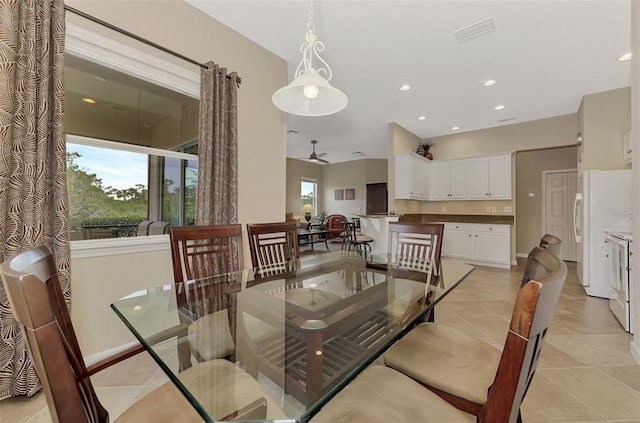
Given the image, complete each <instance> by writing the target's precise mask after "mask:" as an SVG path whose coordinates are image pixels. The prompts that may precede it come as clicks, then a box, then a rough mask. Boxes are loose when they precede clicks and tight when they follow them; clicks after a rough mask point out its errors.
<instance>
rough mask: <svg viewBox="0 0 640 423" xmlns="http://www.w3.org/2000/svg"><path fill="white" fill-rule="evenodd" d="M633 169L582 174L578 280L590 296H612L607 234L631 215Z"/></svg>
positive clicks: (575, 213)
mask: <svg viewBox="0 0 640 423" xmlns="http://www.w3.org/2000/svg"><path fill="white" fill-rule="evenodd" d="M631 214H632V209H631V170H602V171H601V170H588V171H584V172H582V174H581V175H578V193H577V194H576V198H575V202H574V210H573V223H574V225H573V226H574V231H575V237H576V243H577V250H578V264H577V273H578V279H579V280H580V283H582V286H583V287H584V290H585V291H586V293H587V295H591V296H594V297H601V298H610V293H609V285H608V283H607V271H606V252H605V243H604V240H605V233H604V231H605V230H606V229H610V228H612V227H616V226H619V225H621V224H624V222H628V221H629V219H630V218H631Z"/></svg>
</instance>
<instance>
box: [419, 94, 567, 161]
mask: <svg viewBox="0 0 640 423" xmlns="http://www.w3.org/2000/svg"><path fill="white" fill-rule="evenodd" d="M577 109H578V104H576V111H577ZM576 132H578V124H577V117H576V114H575V113H572V114H569V115H562V116H556V117H552V118H547V119H539V120H533V121H530V122H523V123H515V124H512V125H506V126H499V127H495V128H487V129H481V130H477V131H469V132H462V133H459V134H453V135H445V136H442V137H435V138H431V141H433V142H434V146H433V147H431V150H429V151H431V153H433V157H434V159H435V160H442V159H457V158H462V157H474V156H482V155H486V154H498V153H507V152H512V151H520V150H532V149H537V148H550V147H558V146H564V145H574V144H575V143H576Z"/></svg>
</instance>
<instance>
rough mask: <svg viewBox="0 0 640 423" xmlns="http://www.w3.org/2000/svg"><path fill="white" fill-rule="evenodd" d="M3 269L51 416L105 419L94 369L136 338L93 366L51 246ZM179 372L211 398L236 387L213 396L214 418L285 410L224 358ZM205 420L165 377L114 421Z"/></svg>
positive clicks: (96, 422)
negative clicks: (87, 359)
mask: <svg viewBox="0 0 640 423" xmlns="http://www.w3.org/2000/svg"><path fill="white" fill-rule="evenodd" d="M0 277H1V278H2V282H3V284H4V288H5V291H6V293H7V297H8V299H9V304H10V305H11V310H12V312H13V314H14V316H15V318H16V320H17V321H18V322H19V323H20V324H21V325H22V327H23V330H24V332H25V335H26V340H27V344H28V346H29V351H30V353H31V356H32V358H33V363H34V366H35V369H36V373H37V375H38V378H39V379H40V381H41V383H42V387H43V390H44V393H45V397H46V400H47V405H48V408H49V413H50V414H51V418H52V420H53V422H63V423H65V422H74V423H83V422H91V423H107V422H108V421H109V414H108V412H107V410H106V409H105V408H104V407H103V406H102V404H101V403H100V400H99V399H98V397H97V395H96V393H95V390H94V388H93V385H92V383H91V376H93V375H94V374H96V373H97V372H99V371H101V370H104V369H106V368H108V367H110V366H112V365H113V364H116V363H118V362H120V361H122V360H124V359H126V358H129V357H131V356H133V355H135V354H137V353H139V352H142V351H144V349H143V347H142V346H141V345H137V346H135V347H132V348H129V349H127V350H125V351H123V352H121V353H119V354H116V355H114V356H112V357H108V358H105V359H103V360H101V361H99V362H97V363H95V364H93V365H92V366H89V367H87V366H86V365H85V363H84V360H83V357H82V353H81V351H80V346H79V344H78V340H77V338H76V335H75V332H74V329H73V326H72V324H71V317H70V315H69V311H68V309H67V306H66V304H65V302H64V298H63V295H62V290H61V288H60V283H59V281H58V277H57V274H56V269H55V264H54V258H53V254H52V253H51V251H50V250H49V249H48V248H47V247H44V246H42V247H37V248H33V249H31V250H28V251H26V252H24V253H22V254H19V255H18V256H16V257H14V258H13V259H8V260H6V261H5V262H4V263H2V265H0ZM179 379H180V380H181V382H182V383H183V384H184V385H185V386H186V387H187V389H189V391H190V392H192V393H193V394H194V395H195V396H196V397H197V398H205V397H211V398H214V397H215V395H214V393H216V392H220V391H222V390H225V389H226V390H228V389H234V390H235V391H236V392H235V394H234V395H226V397H225V400H221V401H217V402H216V401H215V400H213V399H212V404H213V405H212V408H210V409H209V411H210V412H211V413H213V414H214V415H215V416H216V417H215V418H216V419H222V420H229V419H232V420H233V419H236V420H248V419H260V418H262V419H264V418H284V416H285V415H284V413H283V412H282V410H281V409H280V407H279V406H278V405H277V404H276V403H275V402H274V401H273V400H272V399H271V398H270V397H269V395H268V394H267V393H266V392H265V391H264V390H263V389H262V387H261V386H260V385H259V384H258V382H256V381H255V380H254V379H253V378H251V377H250V376H249V375H248V374H246V373H245V372H243V371H242V370H241V369H239V368H238V367H236V366H235V365H233V364H232V363H230V362H229V361H227V360H211V361H208V362H205V363H200V364H197V365H195V366H193V367H192V368H190V369H188V370H186V371H184V372H182V373H180V375H179ZM229 380H233V381H234V388H231V387H230V386H229ZM216 398H217V397H216ZM229 399H231V400H230V401H227V400H229ZM270 416H271V417H270ZM202 420H203V419H202V417H201V416H200V415H199V414H198V413H197V412H196V411H195V408H194V407H193V406H192V405H191V404H190V403H189V402H188V401H187V399H186V398H185V397H184V395H183V394H182V393H181V392H180V391H179V390H178V388H176V386H175V385H174V384H173V383H172V382H167V383H165V384H164V385H161V386H160V387H158V388H157V389H155V390H154V391H152V392H151V393H149V394H148V395H146V396H145V397H143V398H142V399H140V400H139V401H137V402H135V403H134V404H133V405H131V406H130V407H129V408H127V409H126V410H125V411H124V412H123V413H122V414H121V415H120V417H118V419H116V422H119V423H123V422H124V423H128V422H132V423H134V422H135V423H137V422H142V421H153V422H178V421H179V422H201V421H202Z"/></svg>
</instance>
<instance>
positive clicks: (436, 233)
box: [387, 222, 444, 275]
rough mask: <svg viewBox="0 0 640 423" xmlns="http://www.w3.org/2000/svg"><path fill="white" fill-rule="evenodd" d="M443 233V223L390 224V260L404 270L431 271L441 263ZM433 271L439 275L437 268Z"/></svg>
mask: <svg viewBox="0 0 640 423" xmlns="http://www.w3.org/2000/svg"><path fill="white" fill-rule="evenodd" d="M443 232H444V225H443V224H441V223H400V222H391V223H389V236H388V240H387V255H388V260H389V261H390V263H393V264H395V265H397V266H398V267H401V268H404V269H409V270H417V271H425V270H429V268H430V267H431V266H432V265H433V264H434V263H438V262H439V261H440V256H441V253H442V234H443ZM434 260H435V261H434ZM433 271H434V274H435V275H438V269H437V268H433Z"/></svg>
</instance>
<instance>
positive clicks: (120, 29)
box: [64, 4, 242, 86]
mask: <svg viewBox="0 0 640 423" xmlns="http://www.w3.org/2000/svg"><path fill="white" fill-rule="evenodd" d="M64 10H67V11H69V12H71V13H75V14H76V15H78V16H82V17H83V18H85V19H88V20H90V21H92V22H95V23H97V24H99V25H102V26H104V27H107V28H109V29H112V30H114V31H116V32H119V33H120V34H123V35H126V36H127V37H130V38H133V39H134V40H137V41H140V42H141V43H144V44H147V45H149V46H151V47H155V48H157V49H158V50H162V51H164V52H165V53H168V54H170V55H172V56H175V57H178V58H180V59H182V60H184V61H187V62H189V63H192V64H194V65H196V66H200V67H201V68H203V69H209V67H208V66H207V65H205V64H204V63H200V62H198V61H196V60H193V59H191V58H189V57H187V56H184V55H182V54H180V53H177V52H175V51H173V50H169V49H168V48H166V47H163V46H161V45H159V44H156V43H154V42H153V41H149V40H147V39H146V38H142V37H140V36H138V35H136V34H132V33H131V32H129V31H127V30H124V29H122V28H119V27H117V26H115V25H112V24H110V23H109V22H105V21H103V20H102V19H99V18H96V17H95V16H91V15H89V14H87V13H85V12H83V11H81V10H78V9H75V8H73V7H71V6H67V5H66V4H65V5H64ZM227 79H231V77H230V76H229V75H227ZM237 81H238V86H239V85H240V83H241V82H242V80H241V79H240V77H238V79H237Z"/></svg>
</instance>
